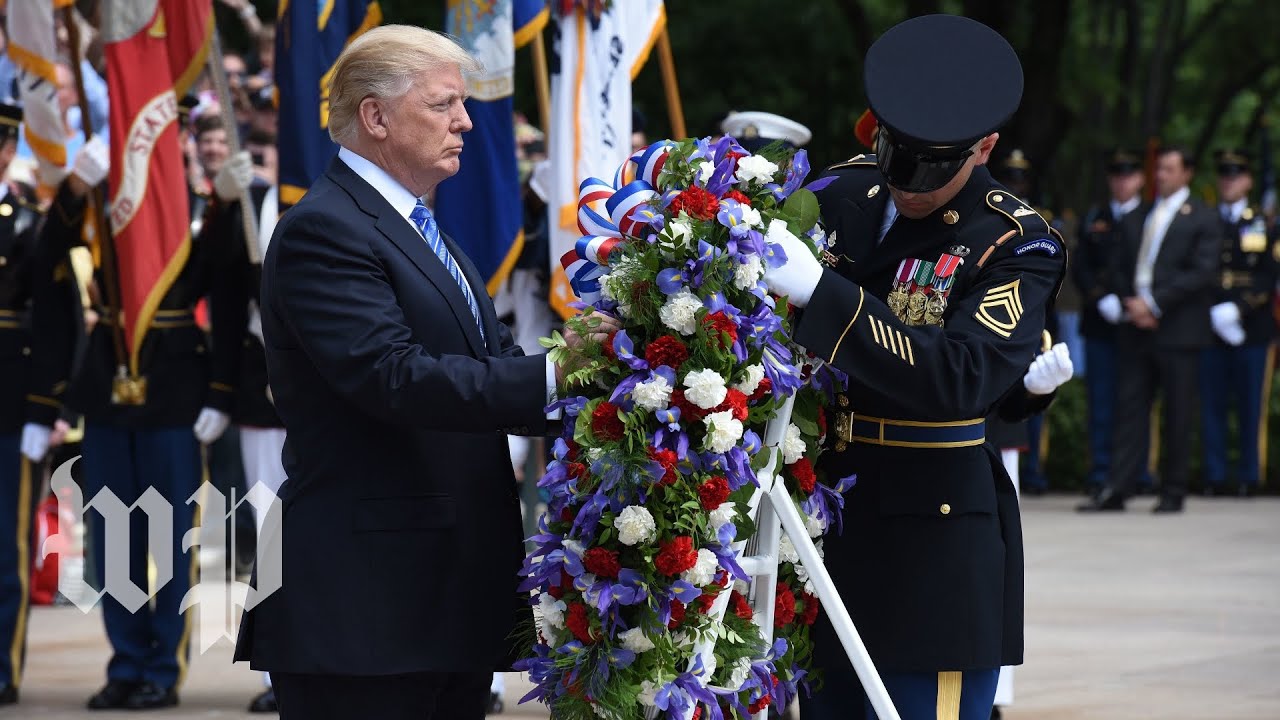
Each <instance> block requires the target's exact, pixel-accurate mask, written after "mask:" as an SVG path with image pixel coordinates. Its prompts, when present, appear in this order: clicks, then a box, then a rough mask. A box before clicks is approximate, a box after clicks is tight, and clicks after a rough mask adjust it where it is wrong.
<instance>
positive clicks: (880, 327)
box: [867, 315, 916, 366]
mask: <svg viewBox="0 0 1280 720" xmlns="http://www.w3.org/2000/svg"><path fill="white" fill-rule="evenodd" d="M867 323H868V324H870V325H871V339H872V340H875V341H876V344H877V345H879V346H880V347H882V348H884V349H885V350H888V351H889V352H891V353H893V354H894V355H897V356H898V358H899V359H901V360H905V361H906V362H907V363H908V364H909V365H912V366H914V365H915V364H916V356H915V353H914V352H912V350H911V338H910V337H909V336H907V335H903V334H902V331H901V330H898V329H896V328H893V327H890V326H888V325H885V324H884V323H883V322H882V321H881V320H880V318H877V317H874V316H872V315H868V316H867Z"/></svg>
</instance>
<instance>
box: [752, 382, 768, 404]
mask: <svg viewBox="0 0 1280 720" xmlns="http://www.w3.org/2000/svg"><path fill="white" fill-rule="evenodd" d="M771 390H773V381H772V380H770V379H769V378H761V379H760V384H759V385H756V389H755V392H753V393H751V398H750V400H751V402H755V401H757V400H759V399H760V398H762V397H764V396H765V395H767V394H769V392H770V391H771Z"/></svg>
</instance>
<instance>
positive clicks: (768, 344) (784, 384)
mask: <svg viewBox="0 0 1280 720" xmlns="http://www.w3.org/2000/svg"><path fill="white" fill-rule="evenodd" d="M762 355H763V357H762V360H763V361H764V362H763V364H764V374H765V376H766V377H768V378H769V382H771V383H773V392H774V393H775V394H777V395H780V396H783V397H786V396H788V395H792V394H794V393H795V392H796V391H797V390H799V389H800V388H801V387H803V386H804V378H802V377H801V375H800V369H799V368H797V367H796V366H795V365H792V364H791V357H792V355H791V351H790V350H788V349H787V348H786V347H784V346H783V345H782V344H781V343H779V342H778V341H777V340H774V339H773V338H768V339H766V340H765V343H764V351H763V353H762Z"/></svg>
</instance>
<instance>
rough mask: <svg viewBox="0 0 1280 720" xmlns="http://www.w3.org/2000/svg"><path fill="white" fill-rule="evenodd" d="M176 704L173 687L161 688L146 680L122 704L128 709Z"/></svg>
mask: <svg viewBox="0 0 1280 720" xmlns="http://www.w3.org/2000/svg"><path fill="white" fill-rule="evenodd" d="M177 704H178V691H177V690H176V689H174V688H171V687H168V688H162V687H160V686H159V685H157V684H155V683H152V682H147V683H143V684H141V685H139V686H138V689H137V690H134V691H133V693H132V694H130V695H129V699H128V700H125V702H124V706H125V707H126V708H129V709H130V710H155V709H156V708H163V707H173V706H174V705H177Z"/></svg>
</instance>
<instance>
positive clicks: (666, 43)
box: [658, 23, 688, 140]
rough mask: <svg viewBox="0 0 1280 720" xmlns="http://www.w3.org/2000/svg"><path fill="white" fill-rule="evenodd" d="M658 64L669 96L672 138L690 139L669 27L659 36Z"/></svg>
mask: <svg viewBox="0 0 1280 720" xmlns="http://www.w3.org/2000/svg"><path fill="white" fill-rule="evenodd" d="M658 63H659V65H661V67H662V87H663V89H664V90H665V91H666V94H667V117H668V118H670V120H671V136H672V137H673V138H674V139H676V140H680V139H683V138H685V137H688V134H687V133H686V132H685V127H684V108H683V107H682V106H681V105H680V86H679V84H678V83H677V82H676V61H675V58H674V57H673V56H672V54H671V35H669V34H668V33H667V25H666V24H665V23H664V24H663V25H662V32H661V33H660V34H659V35H658Z"/></svg>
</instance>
